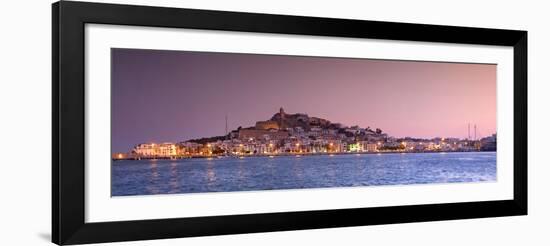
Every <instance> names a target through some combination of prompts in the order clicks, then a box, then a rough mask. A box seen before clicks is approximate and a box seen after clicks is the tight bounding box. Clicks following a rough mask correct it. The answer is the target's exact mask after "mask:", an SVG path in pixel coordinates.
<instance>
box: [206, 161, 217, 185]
mask: <svg viewBox="0 0 550 246" xmlns="http://www.w3.org/2000/svg"><path fill="white" fill-rule="evenodd" d="M206 181H207V182H206V183H207V185H208V188H209V189H212V188H214V187H215V185H216V169H215V168H214V162H213V161H212V160H206Z"/></svg>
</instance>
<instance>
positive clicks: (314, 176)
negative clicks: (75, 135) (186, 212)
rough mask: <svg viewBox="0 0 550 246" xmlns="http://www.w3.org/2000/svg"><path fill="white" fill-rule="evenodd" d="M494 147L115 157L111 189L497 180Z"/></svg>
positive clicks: (186, 190)
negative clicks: (222, 156)
mask: <svg viewBox="0 0 550 246" xmlns="http://www.w3.org/2000/svg"><path fill="white" fill-rule="evenodd" d="M496 171H497V170H496V153H494V152H492V153H475V152H471V153H446V154H430V153H424V154H405V155H400V154H383V155H368V154H362V155H360V156H356V155H334V156H328V155H327V156H301V157H295V156H288V157H286V156H276V157H274V158H270V157H250V158H244V159H239V158H225V159H212V160H208V159H185V160H170V161H168V160H158V161H130V160H128V161H125V160H121V161H117V162H116V163H115V164H113V166H112V175H113V176H112V184H113V186H112V194H113V196H123V195H144V194H168V193H194V192H212V191H252V190H269V189H296V188H325V187H350V186H367V185H394V184H401V185H406V184H426V183H449V182H480V181H496Z"/></svg>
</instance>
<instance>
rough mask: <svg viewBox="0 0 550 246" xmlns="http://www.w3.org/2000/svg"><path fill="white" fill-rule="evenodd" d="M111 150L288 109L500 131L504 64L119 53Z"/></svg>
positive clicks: (409, 131) (447, 133) (436, 132)
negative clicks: (499, 74) (499, 78)
mask: <svg viewBox="0 0 550 246" xmlns="http://www.w3.org/2000/svg"><path fill="white" fill-rule="evenodd" d="M112 73H113V77H112V78H113V80H112V86H113V96H112V100H113V101H112V107H113V118H112V132H113V147H114V150H122V151H124V150H127V149H128V148H129V147H131V146H133V144H136V143H141V142H148V141H183V140H187V139H190V138H197V137H208V136H217V135H223V134H224V131H225V115H228V116H229V128H230V130H231V129H235V128H237V127H238V126H243V127H246V126H253V125H254V123H255V122H256V121H259V120H266V119H269V118H270V117H271V116H272V115H273V114H274V113H276V112H277V111H278V110H279V107H284V108H285V111H286V112H288V113H307V114H309V115H310V116H318V117H322V118H325V119H328V120H331V121H333V122H340V123H343V124H345V125H348V126H352V125H359V126H360V127H367V126H370V127H371V128H381V129H382V130H383V131H384V132H387V133H388V134H389V135H391V136H396V137H405V136H410V137H422V138H431V137H460V138H464V137H467V134H468V132H467V127H468V123H469V122H470V123H471V124H472V137H473V125H474V124H476V125H477V128H478V137H480V136H487V135H490V134H493V133H495V131H496V65H490V64H459V63H440V62H414V61H388V60H369V59H349V58H322V57H297V56H273V55H253V54H229V53H206V52H184V51H158V50H156V51H155V50H133V49H114V50H113V70H112Z"/></svg>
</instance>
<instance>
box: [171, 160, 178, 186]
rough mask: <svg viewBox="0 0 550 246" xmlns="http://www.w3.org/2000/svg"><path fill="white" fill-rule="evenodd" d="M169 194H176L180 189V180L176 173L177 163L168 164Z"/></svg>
mask: <svg viewBox="0 0 550 246" xmlns="http://www.w3.org/2000/svg"><path fill="white" fill-rule="evenodd" d="M170 188H171V190H170V193H176V192H178V191H179V189H180V178H179V172H178V163H176V162H171V163H170Z"/></svg>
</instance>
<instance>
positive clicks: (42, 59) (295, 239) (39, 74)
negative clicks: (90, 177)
mask: <svg viewBox="0 0 550 246" xmlns="http://www.w3.org/2000/svg"><path fill="white" fill-rule="evenodd" d="M101 2H119V3H137V4H145V5H147V4H149V5H164V6H177V7H186V8H199V9H217V10H230V11H244V12H262V13H275V14H291V15H309V16H323V17H335V18H353V19H369V20H384V21H398V22H415V23H430V24H444V25H460V26H475V27H490V28H505V29H522V30H528V31H529V180H530V181H529V215H528V216H522V217H507V218H489V219H473V220H458V221H443V222H425V223H412V224H399V225H381V226H368V227H350V228H337V229H321V230H307V231H292V232H275V233H258V234H244V235H230V236H214V237H200V238H187V239H168V240H156V241H141V242H125V243H115V244H113V245H181V244H186V245H219V244H223V245H278V246H279V245H296V244H298V245H300V244H301V245H338V244H340V245H342V244H345V245H365V244H373V245H401V244H407V245H417V244H422V245H426V246H427V245H482V244H485V245H549V243H550V239H549V238H548V235H547V234H548V230H549V229H548V228H550V192H549V191H550V189H549V188H550V178H549V177H550V164H549V161H547V158H546V156H545V153H544V150H545V148H546V143H547V142H548V140H550V131H549V130H548V129H549V126H550V117H549V113H548V112H549V110H548V109H547V108H548V107H549V106H550V100H549V97H548V96H547V93H548V92H550V91H549V90H550V73H548V71H547V69H546V68H547V67H548V66H550V62H548V57H549V56H550V30H549V29H548V26H547V25H545V22H548V21H550V18H549V17H548V13H547V12H548V7H547V6H545V5H546V4H545V1H508V2H504V1H496V0H491V1H476V0H461V1H437V0H416V1H406V0H403V1H397V0H385V1H372V2H369V1H352V0H339V1H325V2H322V1H319V0H317V1H313V0H312V1H306V0H302V1H300V0H277V1H257V0H256V1H255V0H232V1H227V0H219V1H216V0H192V1H184V0H179V1H178V0H164V1H161V0H157V1H145V0H127V1H123V0H119V1H114V0H111V1H109V0H107V1H101ZM50 4H51V1H43V0H41V1H39V0H26V1H24V0H21V1H6V2H5V3H3V4H2V8H1V12H0V25H1V28H0V30H1V38H0V44H1V45H0V50H1V51H0V59H1V60H0V61H1V65H2V66H1V70H0V84H1V86H2V87H1V89H0V109H1V114H0V115H1V120H0V154H2V157H1V159H0V166H1V169H0V195H1V196H2V198H1V200H2V202H1V203H0V231H1V234H0V235H1V236H0V245H48V244H49V241H50V235H51V231H50V195H51V192H50V182H51V178H50V175H51V171H50V165H51V163H50V156H51V155H50V152H51V144H50V139H51V131H50V129H51V123H50V121H51V119H50V118H51V109H50V108H51V105H50V104H51V85H50V84H51V79H50V78H51V73H50V69H51V48H50V47H51V41H50V40H51V33H50V32H51V13H50V12H51V10H50Z"/></svg>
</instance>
